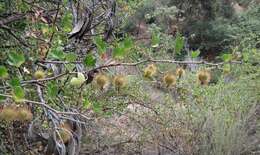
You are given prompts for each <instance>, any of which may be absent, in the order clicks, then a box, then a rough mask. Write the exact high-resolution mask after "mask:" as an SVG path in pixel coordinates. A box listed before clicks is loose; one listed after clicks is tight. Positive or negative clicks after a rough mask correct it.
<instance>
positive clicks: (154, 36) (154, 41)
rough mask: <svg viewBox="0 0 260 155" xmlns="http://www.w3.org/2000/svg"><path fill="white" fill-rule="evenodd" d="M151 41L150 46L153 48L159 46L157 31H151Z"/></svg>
mask: <svg viewBox="0 0 260 155" xmlns="http://www.w3.org/2000/svg"><path fill="white" fill-rule="evenodd" d="M151 43H152V47H153V48H156V47H158V46H159V43H160V36H159V34H157V33H153V34H152V41H151Z"/></svg>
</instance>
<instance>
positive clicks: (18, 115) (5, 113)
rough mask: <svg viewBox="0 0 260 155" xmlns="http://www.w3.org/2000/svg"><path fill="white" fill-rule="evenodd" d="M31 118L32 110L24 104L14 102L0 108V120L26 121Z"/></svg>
mask: <svg viewBox="0 0 260 155" xmlns="http://www.w3.org/2000/svg"><path fill="white" fill-rule="evenodd" d="M32 119H33V114H32V112H31V111H30V110H29V109H28V108H27V107H26V106H18V105H15V104H11V105H7V106H4V107H2V108H1V109H0V120H1V121H6V122H12V121H20V122H27V121H31V120H32Z"/></svg>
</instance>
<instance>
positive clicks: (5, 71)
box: [0, 66, 8, 79]
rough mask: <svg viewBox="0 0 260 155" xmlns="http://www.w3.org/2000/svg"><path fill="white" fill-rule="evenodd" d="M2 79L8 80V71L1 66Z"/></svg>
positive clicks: (0, 74) (0, 75)
mask: <svg viewBox="0 0 260 155" xmlns="http://www.w3.org/2000/svg"><path fill="white" fill-rule="evenodd" d="M0 78H3V79H5V78H8V71H7V69H6V68H5V66H0Z"/></svg>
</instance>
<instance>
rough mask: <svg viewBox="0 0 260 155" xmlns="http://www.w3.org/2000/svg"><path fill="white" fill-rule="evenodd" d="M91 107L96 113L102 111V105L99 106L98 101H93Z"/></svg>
mask: <svg viewBox="0 0 260 155" xmlns="http://www.w3.org/2000/svg"><path fill="white" fill-rule="evenodd" d="M92 109H93V111H94V112H95V113H98V114H100V113H102V106H101V104H100V103H98V102H94V103H93V105H92Z"/></svg>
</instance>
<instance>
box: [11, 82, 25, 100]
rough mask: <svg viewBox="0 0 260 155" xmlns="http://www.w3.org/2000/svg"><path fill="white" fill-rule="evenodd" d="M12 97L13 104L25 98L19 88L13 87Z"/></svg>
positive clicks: (21, 89)
mask: <svg viewBox="0 0 260 155" xmlns="http://www.w3.org/2000/svg"><path fill="white" fill-rule="evenodd" d="M12 95H13V98H14V100H15V102H22V101H23V99H24V97H25V94H24V90H23V88H22V87H20V86H16V87H13V89H12Z"/></svg>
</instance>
